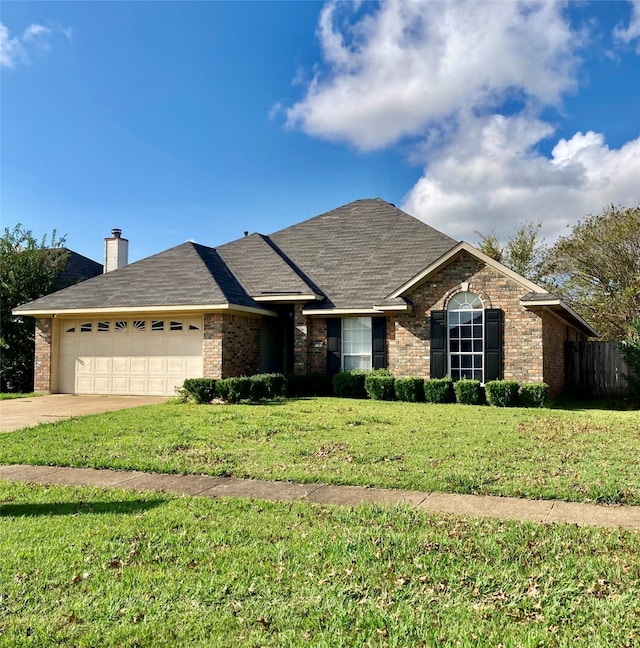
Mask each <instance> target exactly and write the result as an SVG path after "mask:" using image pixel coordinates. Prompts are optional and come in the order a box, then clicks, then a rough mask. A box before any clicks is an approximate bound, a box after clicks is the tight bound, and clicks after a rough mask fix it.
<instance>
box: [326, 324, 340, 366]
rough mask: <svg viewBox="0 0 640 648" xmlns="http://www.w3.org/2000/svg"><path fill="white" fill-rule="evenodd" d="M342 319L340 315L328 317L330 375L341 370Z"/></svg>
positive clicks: (328, 364)
mask: <svg viewBox="0 0 640 648" xmlns="http://www.w3.org/2000/svg"><path fill="white" fill-rule="evenodd" d="M341 333H342V320H341V319H340V318H339V317H330V318H328V319H327V373H328V374H329V375H330V376H333V374H337V373H338V372H339V371H340V364H341V363H340V348H341V344H340V335H341Z"/></svg>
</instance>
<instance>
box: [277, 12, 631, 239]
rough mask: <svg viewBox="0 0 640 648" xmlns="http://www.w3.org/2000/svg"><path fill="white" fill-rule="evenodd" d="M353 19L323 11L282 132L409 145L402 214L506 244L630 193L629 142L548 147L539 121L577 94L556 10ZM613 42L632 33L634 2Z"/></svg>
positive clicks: (555, 231) (571, 43) (573, 39)
mask: <svg viewBox="0 0 640 648" xmlns="http://www.w3.org/2000/svg"><path fill="white" fill-rule="evenodd" d="M372 6H373V5H368V4H366V3H365V4H364V5H363V7H364V12H363V11H361V10H360V8H359V7H356V6H354V5H353V4H350V3H339V2H335V1H333V0H332V1H331V2H329V3H328V4H327V5H326V6H325V7H324V9H323V11H322V13H321V16H320V19H319V24H318V38H319V41H320V44H321V47H322V53H323V65H322V66H320V71H319V72H317V73H316V75H315V77H314V78H313V80H312V81H311V82H310V83H308V86H307V88H306V93H305V95H304V97H303V98H302V99H301V100H300V101H299V102H298V103H296V104H294V105H293V106H291V107H290V108H289V109H288V110H287V125H288V126H289V127H296V128H300V129H301V130H303V131H305V132H306V133H308V134H309V135H312V136H315V137H320V138H324V139H328V140H332V141H341V142H347V143H349V144H351V145H353V146H355V147H356V148H359V149H361V150H373V149H379V148H385V147H389V146H393V145H395V144H397V143H398V142H401V143H402V145H403V146H404V147H406V144H407V143H409V144H411V147H410V148H411V150H412V154H411V161H412V162H413V163H415V164H419V165H420V166H423V167H424V173H423V177H422V178H421V179H420V180H419V181H418V182H417V183H416V185H415V186H414V187H413V188H412V189H411V190H410V191H409V192H408V193H407V195H406V197H405V199H404V204H403V208H404V209H405V210H406V211H408V212H409V213H411V214H413V215H415V216H417V217H418V218H421V219H423V220H425V221H426V222H428V223H429V224H431V225H433V226H434V227H436V228H438V229H441V230H442V231H444V232H446V233H448V234H450V235H451V236H455V237H458V238H464V239H466V240H471V241H473V240H474V231H475V230H479V231H481V232H483V233H489V232H491V231H492V230H495V232H496V234H497V235H498V236H499V237H501V238H502V239H505V238H506V237H508V236H509V235H510V234H511V233H513V230H514V225H517V224H520V223H522V222H523V221H525V220H531V221H534V222H537V221H542V222H543V234H544V235H545V236H546V237H547V240H548V241H552V240H554V239H555V238H556V237H558V236H559V235H561V234H563V233H565V232H566V228H567V227H568V226H572V225H574V224H575V223H576V222H577V220H579V219H580V218H582V217H584V216H585V215H586V214H588V213H593V212H598V211H600V209H601V208H602V207H603V206H605V205H606V204H610V203H612V202H613V203H621V204H629V205H633V204H636V202H637V201H638V199H639V198H640V187H639V185H638V177H640V138H638V139H635V140H632V141H630V142H628V143H627V144H625V145H624V146H622V147H621V148H619V149H614V150H611V149H609V148H608V146H607V145H606V143H605V138H604V136H603V135H602V134H598V133H594V132H587V133H576V134H574V135H573V136H572V137H570V138H568V139H560V140H559V141H557V142H556V143H555V147H554V148H553V151H552V153H551V154H550V155H548V156H547V155H543V154H542V153H540V145H541V143H542V142H543V141H545V143H548V142H549V140H550V139H551V138H552V137H553V136H554V134H555V131H556V128H555V127H554V126H553V125H551V124H550V123H548V121H545V120H544V119H542V118H541V115H542V114H543V109H545V108H547V107H550V106H552V107H556V108H560V109H561V106H562V100H563V99H564V97H565V96H566V95H567V93H570V92H573V91H575V90H577V87H578V84H577V76H578V70H579V67H580V63H581V61H580V59H579V56H578V53H579V51H580V49H581V48H582V47H584V46H585V45H586V44H588V43H587V38H588V36H587V35H586V32H584V33H583V32H581V31H579V30H576V29H572V27H571V25H570V24H569V22H568V19H567V18H566V16H565V13H564V11H565V8H566V4H565V3H563V2H547V1H544V0H542V1H528V0H522V1H514V2H509V1H503V2H499V3H497V2H483V1H481V0H474V1H470V2H464V1H456V2H420V1H412V0H394V1H393V2H384V3H381V4H380V5H379V7H378V6H375V8H374V9H371V7H372ZM617 35H618V38H619V39H625V40H626V41H627V42H629V41H631V40H632V39H633V38H636V37H637V36H638V35H640V0H635V2H634V13H633V18H632V20H631V22H630V24H629V26H628V28H625V29H624V30H623V29H622V28H620V29H619V30H618V32H617Z"/></svg>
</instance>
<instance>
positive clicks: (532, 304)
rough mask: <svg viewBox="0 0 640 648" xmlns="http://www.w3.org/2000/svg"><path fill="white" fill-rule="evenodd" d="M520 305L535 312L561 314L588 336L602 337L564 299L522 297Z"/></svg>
mask: <svg viewBox="0 0 640 648" xmlns="http://www.w3.org/2000/svg"><path fill="white" fill-rule="evenodd" d="M520 306H523V307H524V308H526V309H527V310H530V311H532V312H533V313H536V312H540V311H545V310H547V311H550V312H552V313H554V314H555V315H559V316H560V317H561V318H562V319H563V320H565V321H566V322H567V323H569V324H570V325H571V326H573V327H574V328H576V329H577V330H579V331H580V332H581V333H584V334H585V335H587V336H588V337H594V338H597V337H600V334H599V333H598V331H596V330H595V329H594V328H593V327H592V326H591V325H589V324H587V322H586V321H585V320H584V319H583V318H582V317H580V315H578V313H576V312H575V311H574V310H573V308H571V306H569V305H568V304H566V303H565V302H564V301H562V299H559V298H558V299H539V300H535V299H526V300H523V299H521V300H520Z"/></svg>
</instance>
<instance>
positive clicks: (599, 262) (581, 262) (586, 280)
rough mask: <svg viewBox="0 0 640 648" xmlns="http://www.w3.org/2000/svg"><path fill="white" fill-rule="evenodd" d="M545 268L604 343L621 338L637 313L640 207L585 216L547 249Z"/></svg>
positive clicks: (555, 288) (639, 301)
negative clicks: (567, 233)
mask: <svg viewBox="0 0 640 648" xmlns="http://www.w3.org/2000/svg"><path fill="white" fill-rule="evenodd" d="M545 270H546V272H547V273H548V278H549V280H550V281H551V283H552V285H553V288H552V289H553V291H554V292H556V293H558V294H559V295H560V296H561V297H562V298H563V299H564V300H565V301H566V302H567V303H568V304H569V305H570V306H572V308H574V310H576V311H577V312H578V313H579V314H580V315H582V317H583V318H584V319H585V320H586V321H587V322H589V324H591V326H593V328H594V329H596V331H598V332H600V334H601V336H602V338H603V339H605V340H623V339H625V337H626V336H627V334H628V333H630V331H631V328H630V327H631V322H632V321H633V319H634V318H635V317H636V316H637V315H638V313H640V204H639V205H636V206H635V207H626V208H625V207H621V206H618V207H616V206H614V205H610V206H609V207H606V208H605V209H603V211H602V212H601V213H600V214H597V215H589V216H587V217H586V218H585V219H584V220H583V221H581V222H579V223H578V224H577V225H576V226H575V227H574V228H573V230H572V231H571V234H569V235H568V236H565V237H562V238H560V239H558V241H557V242H556V243H555V245H554V246H553V247H552V248H551V249H550V250H549V253H548V257H547V263H546V265H545Z"/></svg>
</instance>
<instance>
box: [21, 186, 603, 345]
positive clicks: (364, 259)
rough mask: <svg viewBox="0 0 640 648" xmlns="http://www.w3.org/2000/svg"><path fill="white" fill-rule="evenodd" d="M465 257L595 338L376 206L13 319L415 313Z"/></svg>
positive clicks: (179, 253) (173, 262)
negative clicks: (292, 308)
mask: <svg viewBox="0 0 640 648" xmlns="http://www.w3.org/2000/svg"><path fill="white" fill-rule="evenodd" d="M461 254H471V255H472V256H475V257H476V258H477V259H479V260H481V261H483V262H484V263H487V264H489V265H491V266H493V267H495V268H496V269H497V270H499V271H500V272H501V273H503V274H505V275H507V276H509V277H511V278H512V279H513V280H515V281H516V282H517V283H519V284H520V285H521V286H522V289H523V297H522V299H521V305H522V306H524V307H526V308H528V309H530V310H535V309H542V308H546V309H547V310H552V311H554V312H555V313H556V314H558V313H561V314H562V316H563V317H564V318H565V319H566V320H567V321H568V322H569V323H571V324H572V325H573V326H576V327H577V328H579V329H580V330H582V331H584V332H585V333H587V334H588V335H592V336H595V335H596V332H595V331H594V330H593V329H591V327H589V325H588V324H586V322H584V320H582V319H581V318H580V317H579V315H577V314H576V313H575V312H574V311H573V310H571V309H570V308H569V307H568V306H567V305H566V304H564V303H563V302H562V300H560V299H559V298H558V297H557V296H556V295H551V294H550V293H548V291H546V290H545V289H544V288H542V287H540V286H537V285H536V284H534V283H533V282H531V281H529V280H528V279H525V278H524V277H522V276H520V275H518V274H517V273H515V272H513V270H510V269H509V268H507V267H506V266H503V265H502V264H500V263H498V262H497V261H495V260H493V259H491V258H490V257H488V256H487V255H485V254H483V253H482V252H480V251H479V250H477V249H476V248H474V247H473V246H471V245H469V244H468V243H465V242H464V241H461V242H458V241H456V240H454V239H452V238H450V237H449V236H447V235H446V234H443V233H442V232H439V231H437V230H435V229H433V228H432V227H430V226H429V225H427V224H426V223H424V222H422V221H420V220H418V219H416V218H414V217H413V216H410V215H409V214H406V213H405V212H403V211H401V210H400V209H397V208H396V207H395V206H394V205H392V204H390V203H387V202H385V201H383V200H380V199H379V198H374V199H367V200H357V201H355V202H351V203H349V204H347V205H344V206H342V207H338V208H337V209H333V210H331V211H329V212H326V213H324V214H321V215H319V216H316V217H315V218H311V219H309V220H306V221H303V222H301V223H298V224H296V225H292V226H291V227H287V228H285V229H282V230H280V231H278V232H275V233H274V234H271V235H270V236H264V235H262V234H252V235H251V236H245V237H243V238H241V239H238V240H236V241H232V242H231V243H227V244H226V245H222V246H219V247H218V248H216V249H214V248H210V247H206V246H203V245H198V244H196V243H183V244H182V245H178V246H176V247H174V248H171V249H169V250H166V251H165V252H161V253H159V254H156V255H154V256H151V257H148V258H146V259H143V260H142V261H138V262H136V263H132V264H131V265H128V266H126V267H124V268H122V269H120V270H114V271H112V272H109V273H107V274H104V275H101V276H99V277H95V278H93V279H89V280H88V281H84V282H82V283H80V284H78V285H75V286H71V287H69V288H66V289H64V290H61V291H59V292H56V293H52V294H51V295H47V296H46V297H42V298H40V299H37V300H35V301H33V302H30V303H29V304H25V305H24V306H21V307H19V308H18V309H15V310H14V312H15V313H16V314H22V315H30V314H31V315H46V314H47V313H51V314H55V313H60V314H63V313H67V314H69V313H74V312H77V313H80V312H95V313H99V312H126V311H132V312H133V311H149V312H150V311H152V310H156V311H157V310H169V309H171V310H174V311H176V310H178V311H183V310H189V309H194V310H197V309H200V310H203V309H205V308H206V309H233V310H240V311H250V312H256V313H262V314H268V315H275V313H274V312H273V311H270V310H269V303H291V302H298V303H304V304H305V309H304V311H303V312H304V313H305V314H329V313H333V314H340V313H351V314H356V313H363V314H364V313H375V312H393V311H402V310H407V309H409V308H411V302H410V298H409V296H408V294H409V293H410V291H411V290H412V289H413V288H415V287H416V286H418V285H419V284H420V283H422V282H423V281H426V280H427V279H428V278H429V277H430V276H432V275H433V274H434V273H436V272H437V271H439V270H440V269H441V268H442V267H444V266H445V265H447V264H448V263H450V262H451V261H453V260H454V259H455V258H457V257H458V256H459V255H461Z"/></svg>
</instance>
